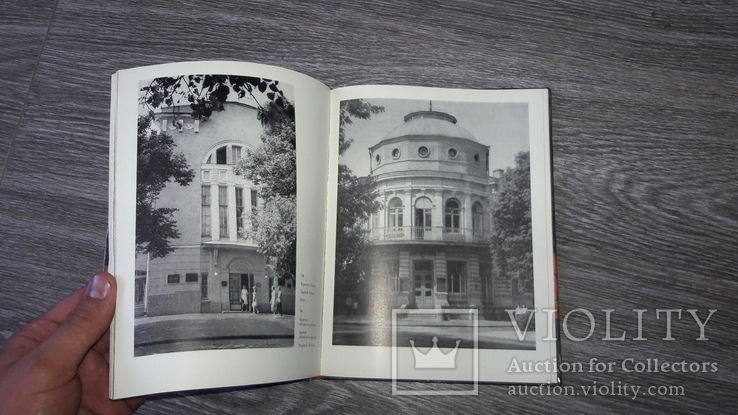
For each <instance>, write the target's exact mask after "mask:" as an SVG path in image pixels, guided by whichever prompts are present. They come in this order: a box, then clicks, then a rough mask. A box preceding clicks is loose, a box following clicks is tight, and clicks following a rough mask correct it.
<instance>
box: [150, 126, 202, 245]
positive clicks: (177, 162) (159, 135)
mask: <svg viewBox="0 0 738 415" xmlns="http://www.w3.org/2000/svg"><path fill="white" fill-rule="evenodd" d="M152 120H153V116H152V115H148V116H140V117H138V161H137V163H138V164H137V165H138V168H137V173H136V249H137V250H138V251H139V252H142V253H147V254H151V256H153V257H154V258H162V257H164V256H166V255H167V254H168V253H170V252H172V251H173V250H174V249H173V248H171V247H170V245H169V241H170V240H171V239H177V238H179V236H180V233H179V231H178V230H177V226H176V225H177V223H176V221H174V220H173V219H172V216H173V213H174V212H175V211H177V209H174V208H165V207H157V206H156V201H157V199H158V198H159V193H161V191H162V190H163V189H164V187H165V186H166V185H167V183H169V182H175V183H177V184H179V185H180V186H187V185H188V184H190V182H192V179H193V178H194V177H195V171H194V170H193V169H190V168H189V165H188V164H187V160H186V159H185V157H184V154H182V153H175V152H174V148H175V147H176V145H175V144H174V140H173V139H172V137H171V136H170V135H168V134H166V133H165V132H163V131H158V130H154V129H152V128H151V122H152Z"/></svg>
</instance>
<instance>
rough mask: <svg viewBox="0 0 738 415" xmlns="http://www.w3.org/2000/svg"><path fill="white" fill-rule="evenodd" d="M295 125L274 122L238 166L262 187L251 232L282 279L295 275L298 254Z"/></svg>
mask: <svg viewBox="0 0 738 415" xmlns="http://www.w3.org/2000/svg"><path fill="white" fill-rule="evenodd" d="M295 144H296V136H295V122H294V121H293V120H291V119H289V118H288V117H283V118H281V119H279V118H277V119H275V123H274V125H273V126H271V127H268V128H267V129H266V130H265V131H264V133H262V135H261V144H260V145H259V146H258V147H256V148H255V149H253V150H248V151H247V153H246V157H245V158H243V159H241V160H240V161H239V162H238V164H237V165H236V167H235V172H236V173H237V174H243V175H244V177H246V178H247V179H249V180H251V181H252V182H253V183H254V185H256V186H258V188H259V197H261V198H262V200H263V203H262V206H260V207H259V208H257V209H256V210H255V211H254V212H252V214H251V225H252V227H251V230H250V231H248V234H249V236H251V237H252V238H253V239H254V241H255V242H256V243H257V244H258V245H259V251H260V252H261V253H262V254H264V255H267V256H269V257H271V258H273V259H274V261H275V264H274V270H275V271H276V272H277V274H278V275H279V276H280V277H282V278H293V277H294V276H295V273H296V253H297V213H296V208H297V164H296V159H297V155H296V154H295Z"/></svg>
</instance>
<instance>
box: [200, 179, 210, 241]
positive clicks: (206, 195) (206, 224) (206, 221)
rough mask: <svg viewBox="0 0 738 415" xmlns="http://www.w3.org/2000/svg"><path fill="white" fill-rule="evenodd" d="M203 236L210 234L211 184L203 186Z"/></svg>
mask: <svg viewBox="0 0 738 415" xmlns="http://www.w3.org/2000/svg"><path fill="white" fill-rule="evenodd" d="M202 236H210V186H203V187H202Z"/></svg>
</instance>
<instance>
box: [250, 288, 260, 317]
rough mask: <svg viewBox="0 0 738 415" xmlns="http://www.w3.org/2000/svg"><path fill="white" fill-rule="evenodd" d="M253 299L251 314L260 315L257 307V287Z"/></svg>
mask: <svg viewBox="0 0 738 415" xmlns="http://www.w3.org/2000/svg"><path fill="white" fill-rule="evenodd" d="M252 299H253V301H252V303H251V312H252V313H256V314H259V307H257V304H256V287H254V294H253V296H252Z"/></svg>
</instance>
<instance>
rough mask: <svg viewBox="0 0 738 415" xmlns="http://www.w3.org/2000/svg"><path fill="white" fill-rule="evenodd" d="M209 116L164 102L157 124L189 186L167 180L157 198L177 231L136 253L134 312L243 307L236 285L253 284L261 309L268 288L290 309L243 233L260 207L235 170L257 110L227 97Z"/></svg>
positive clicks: (289, 292) (278, 281)
mask: <svg viewBox="0 0 738 415" xmlns="http://www.w3.org/2000/svg"><path fill="white" fill-rule="evenodd" d="M224 107H225V108H224V110H223V111H220V112H215V113H213V115H212V116H211V117H210V118H208V119H207V120H196V119H193V118H192V117H191V116H190V112H191V110H190V109H189V106H181V107H179V106H175V107H170V108H166V109H163V110H162V111H161V112H160V113H157V114H156V116H155V124H156V127H157V128H160V129H162V130H165V131H167V133H168V134H170V135H171V136H172V137H173V139H174V143H175V144H176V145H177V147H176V149H175V152H181V153H183V154H184V156H185V158H186V160H187V162H188V164H189V166H190V168H192V169H194V170H195V178H194V180H193V181H192V183H190V184H189V185H187V186H180V185H178V184H176V183H171V182H170V183H168V184H167V186H166V187H165V188H164V190H163V191H162V192H161V193H160V197H159V199H158V200H157V204H158V205H159V206H161V207H173V208H177V209H178V210H177V211H176V212H175V213H174V220H175V221H176V226H177V230H178V231H179V232H180V234H181V236H180V237H179V238H178V239H175V240H171V241H170V246H171V247H172V248H174V251H173V252H171V253H169V254H168V255H166V256H165V257H163V258H151V257H149V256H146V255H145V254H144V255H142V254H139V255H138V256H137V258H136V315H144V314H145V315H148V316H158V315H169V314H183V313H220V312H226V311H238V310H241V309H242V304H241V291H242V289H243V288H244V287H245V288H246V289H247V290H248V291H249V293H251V294H250V295H251V296H253V292H254V290H256V297H257V303H258V305H259V309H260V311H261V312H267V311H268V310H269V307H270V306H269V302H270V292H271V289H272V287H275V288H276V287H279V288H280V289H281V291H282V304H283V311H284V312H285V313H287V314H294V287H293V282H292V280H290V279H287V280H285V279H282V278H277V277H276V276H275V275H274V273H273V272H272V269H271V266H270V265H269V263H268V258H266V257H265V256H264V255H262V254H260V253H259V252H258V247H257V245H256V244H255V243H254V242H253V241H252V240H251V239H249V238H248V232H247V231H248V229H249V227H250V223H249V213H250V212H251V211H252V209H255V208H257V207H258V206H259V203H260V202H259V198H258V189H257V188H256V187H255V186H254V185H253V183H251V182H250V181H249V180H247V179H245V178H244V177H243V176H242V175H240V174H237V173H236V172H235V171H234V166H235V165H236V164H237V163H238V161H239V160H240V159H241V158H242V157H245V156H246V154H247V150H248V149H251V148H254V147H256V146H258V145H259V143H260V136H261V134H262V132H263V131H264V129H263V127H262V126H261V124H260V122H259V121H258V120H257V117H256V109H255V108H253V107H251V106H248V105H244V104H240V103H226V104H225V105H224Z"/></svg>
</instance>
